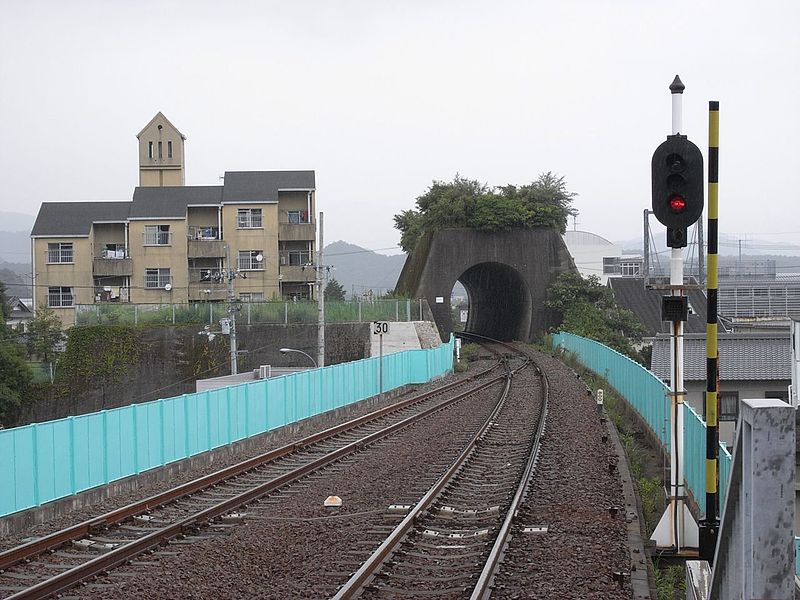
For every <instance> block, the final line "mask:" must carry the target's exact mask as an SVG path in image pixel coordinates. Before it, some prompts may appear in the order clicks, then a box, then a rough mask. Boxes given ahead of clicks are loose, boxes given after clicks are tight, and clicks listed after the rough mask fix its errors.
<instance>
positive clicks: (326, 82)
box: [0, 0, 800, 249]
mask: <svg viewBox="0 0 800 600" xmlns="http://www.w3.org/2000/svg"><path fill="white" fill-rule="evenodd" d="M672 23H677V24H676V25H673V24H672ZM799 25H800V2H797V0H786V1H783V2H780V1H770V0H766V1H760V2H757V3H755V2H738V1H731V2H702V1H687V2H684V1H679V0H678V1H675V0H673V1H671V2H646V1H636V0H627V1H613V2H612V1H600V0H597V1H592V0H585V1H577V0H574V1H571V0H566V1H564V0H561V1H559V2H553V1H548V2H533V1H529V2H468V1H452V2H449V1H448V2H420V1H406V2H394V3H387V2H376V1H358V2H356V1H351V2H321V1H320V2H314V1H307V2H302V3H299V2H267V1H262V2H227V3H223V2H218V1H204V0H193V1H186V2H178V1H172V2H170V1H159V2H151V1H147V0H145V1H139V2H109V1H103V2H99V1H98V2H91V1H76V0H70V1H69V2H63V1H61V0H59V1H53V2H43V1H36V0H33V1H25V2H12V1H11V0H0V137H2V144H0V169H2V173H1V174H2V181H3V183H4V185H3V187H2V192H0V210H9V211H17V212H25V213H31V214H35V213H36V212H37V211H38V208H39V204H40V203H41V202H43V201H76V200H130V198H131V195H132V193H133V188H134V186H135V185H136V183H137V176H138V171H137V146H136V138H135V135H136V133H138V132H139V130H140V129H141V128H142V127H144V125H145V124H146V123H147V122H148V121H149V120H150V118H151V117H152V116H153V115H154V114H155V113H156V112H157V111H159V110H161V111H163V112H164V114H165V115H166V116H167V117H168V118H169V119H170V120H171V121H172V122H173V123H174V124H175V125H176V126H177V127H178V128H179V129H180V130H181V131H182V132H183V133H184V134H185V135H186V136H187V138H188V139H187V141H186V154H187V160H186V164H187V167H186V183H187V184H189V185H203V184H218V183H219V179H218V178H219V176H220V175H222V173H223V172H224V171H225V170H262V169H263V170H268V169H314V170H316V173H317V190H318V191H317V197H318V208H319V209H321V210H323V211H325V229H326V231H325V239H326V240H327V241H334V240H337V239H344V240H346V241H349V242H352V243H356V244H359V245H361V246H364V247H367V248H372V249H382V248H388V247H392V246H395V245H396V244H397V242H398V240H399V234H398V232H397V231H396V230H395V229H393V221H392V216H393V215H394V214H395V213H397V212H399V211H401V210H404V209H406V208H411V207H412V206H413V204H414V200H415V198H416V197H417V196H418V195H420V194H421V193H423V192H424V191H425V190H426V189H427V187H428V186H429V185H430V183H431V181H432V180H433V179H440V180H450V179H452V177H453V176H454V175H455V174H456V173H457V172H458V173H460V174H461V175H463V176H466V177H469V178H475V179H480V180H482V181H485V182H487V183H489V184H490V185H502V184H506V183H515V184H524V183H528V182H530V181H532V180H533V179H535V178H536V176H537V175H538V174H539V173H541V172H543V171H554V172H556V173H558V174H560V175H564V176H565V178H566V181H567V183H568V186H569V188H570V189H571V190H573V191H575V192H577V193H578V194H579V197H578V198H577V201H576V203H575V205H576V207H577V208H578V210H579V211H580V216H579V218H578V229H583V230H588V231H593V232H595V233H598V234H600V235H603V236H605V237H608V238H610V239H629V238H635V237H637V236H639V235H640V232H641V215H642V210H643V209H644V208H646V207H649V205H650V157H651V155H652V152H653V150H654V149H655V147H656V146H657V145H658V144H659V143H660V142H661V141H662V140H663V139H664V137H665V136H666V135H667V134H668V133H669V132H670V96H669V91H668V89H667V88H668V86H669V83H670V82H671V80H672V78H673V77H674V75H675V74H676V73H679V74H680V76H681V78H682V80H683V82H684V83H685V84H686V93H685V94H684V124H685V127H684V129H685V131H686V133H688V135H689V137H690V138H691V139H692V140H693V141H694V142H695V143H696V144H697V145H698V146H700V148H701V149H702V150H703V153H704V155H705V154H706V146H707V143H708V140H707V130H708V125H707V114H708V112H707V111H708V101H709V100H719V101H720V104H721V108H720V121H721V125H720V140H721V141H720V157H721V158H720V206H721V215H720V225H721V229H722V230H723V231H726V232H735V233H751V234H762V237H764V236H763V234H765V233H769V234H772V235H770V238H771V239H773V240H775V241H787V242H788V241H794V240H800V224H799V223H798V215H800V210H799V209H798V199H799V196H800V192H798V173H800V168H798V167H800V165H798V153H797V144H798V142H797V140H798V139H800V110H798V107H800V35H799V34H798V26H799ZM656 225H657V224H656ZM570 226H572V224H570ZM656 231H658V232H659V235H660V232H662V231H663V228H661V226H660V225H657V229H656ZM788 232H793V233H788Z"/></svg>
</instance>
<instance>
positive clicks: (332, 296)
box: [325, 278, 344, 302]
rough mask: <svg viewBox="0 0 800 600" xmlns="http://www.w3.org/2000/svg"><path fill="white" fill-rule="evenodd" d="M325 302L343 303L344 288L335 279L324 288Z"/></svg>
mask: <svg viewBox="0 0 800 600" xmlns="http://www.w3.org/2000/svg"><path fill="white" fill-rule="evenodd" d="M325 302H344V286H343V285H342V284H341V283H339V282H338V281H336V278H332V279H331V280H330V281H329V282H328V285H326V286H325Z"/></svg>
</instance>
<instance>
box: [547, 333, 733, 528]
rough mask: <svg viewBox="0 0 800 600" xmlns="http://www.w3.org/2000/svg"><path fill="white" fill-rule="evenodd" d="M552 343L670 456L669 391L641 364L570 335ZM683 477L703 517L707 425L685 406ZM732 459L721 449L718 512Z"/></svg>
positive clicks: (724, 493) (562, 335)
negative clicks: (628, 409)
mask: <svg viewBox="0 0 800 600" xmlns="http://www.w3.org/2000/svg"><path fill="white" fill-rule="evenodd" d="M553 343H554V345H556V346H559V347H561V348H564V349H565V350H567V351H568V352H572V353H574V354H575V355H576V357H577V359H578V361H579V362H580V363H581V364H582V365H583V366H585V367H586V368H587V369H589V370H591V371H594V372H595V373H597V374H598V375H602V376H603V377H604V378H605V379H606V380H607V381H608V382H609V383H610V384H611V385H612V386H613V387H614V388H615V389H616V390H617V391H618V392H619V393H620V394H621V395H622V397H623V398H625V400H626V401H627V402H628V404H630V405H631V406H632V407H633V408H634V409H635V410H636V412H638V413H639V415H640V416H641V417H642V418H643V419H644V420H645V422H647V424H648V425H649V426H650V428H651V429H652V430H653V432H654V433H655V434H656V435H658V437H659V439H660V440H661V442H662V443H663V444H664V446H665V447H666V449H667V452H669V448H670V443H669V442H670V440H669V431H670V414H669V405H670V402H669V397H668V395H667V394H668V392H669V388H668V387H667V386H666V384H665V383H664V382H663V381H661V380H660V379H658V377H656V376H655V375H654V374H653V373H651V372H650V371H648V370H647V369H645V368H644V367H643V366H641V365H640V364H638V363H636V362H635V361H633V360H631V359H630V358H628V357H627V356H624V355H622V354H620V353H619V352H617V351H616V350H613V349H611V348H609V347H608V346H605V345H603V344H601V343H600V342H596V341H594V340H589V339H586V338H582V337H580V336H577V335H573V334H571V333H563V332H562V333H557V334H556V335H554V336H553ZM683 406H684V416H683V423H684V432H683V447H684V454H685V459H684V460H685V464H684V476H685V479H686V485H687V487H688V488H689V490H690V491H691V493H692V495H693V496H694V499H695V501H696V502H697V504H698V507H699V508H700V511H701V513H705V509H706V506H705V504H706V493H705V489H706V484H705V460H706V458H705V456H706V442H705V439H706V438H705V432H706V424H705V422H704V421H703V419H702V417H700V415H698V414H697V413H696V412H695V411H694V410H693V409H692V407H691V406H689V405H688V404H685V403H684V405H683ZM730 469H731V455H730V454H729V453H728V451H727V449H726V448H725V446H724V445H723V444H720V447H719V511H720V514H722V508H723V507H724V506H725V496H726V495H727V493H728V479H729V478H730Z"/></svg>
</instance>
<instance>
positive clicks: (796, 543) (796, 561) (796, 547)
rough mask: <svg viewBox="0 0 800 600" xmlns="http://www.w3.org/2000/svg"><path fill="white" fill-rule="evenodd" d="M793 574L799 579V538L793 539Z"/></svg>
mask: <svg viewBox="0 0 800 600" xmlns="http://www.w3.org/2000/svg"><path fill="white" fill-rule="evenodd" d="M794 573H795V575H797V576H798V577H800V537H796V538H794Z"/></svg>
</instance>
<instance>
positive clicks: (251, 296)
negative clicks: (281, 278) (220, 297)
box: [239, 292, 264, 302]
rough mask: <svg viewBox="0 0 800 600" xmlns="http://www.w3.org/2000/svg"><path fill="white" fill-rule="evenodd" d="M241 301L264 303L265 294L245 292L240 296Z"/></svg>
mask: <svg viewBox="0 0 800 600" xmlns="http://www.w3.org/2000/svg"><path fill="white" fill-rule="evenodd" d="M239 300H241V301H242V302H263V301H264V292H244V293H242V294H239Z"/></svg>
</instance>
